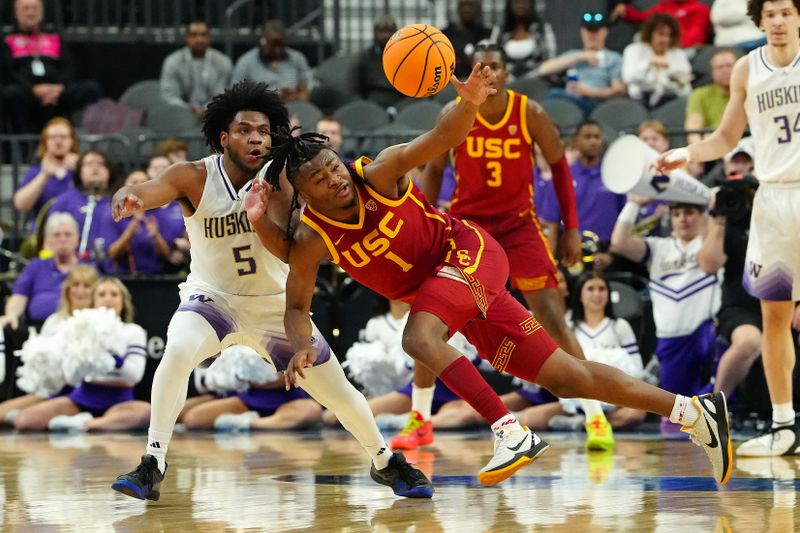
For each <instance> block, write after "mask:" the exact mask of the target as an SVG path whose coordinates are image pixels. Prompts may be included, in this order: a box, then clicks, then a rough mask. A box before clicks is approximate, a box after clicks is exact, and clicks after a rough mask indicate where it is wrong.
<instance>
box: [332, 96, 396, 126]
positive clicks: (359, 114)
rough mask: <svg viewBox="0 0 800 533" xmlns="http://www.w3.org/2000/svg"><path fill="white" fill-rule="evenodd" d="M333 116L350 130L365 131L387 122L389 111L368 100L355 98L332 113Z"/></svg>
mask: <svg viewBox="0 0 800 533" xmlns="http://www.w3.org/2000/svg"><path fill="white" fill-rule="evenodd" d="M333 116H334V118H336V120H338V121H339V122H341V124H342V126H346V127H347V128H348V129H349V130H351V131H354V132H356V131H367V130H374V129H376V128H380V127H381V126H385V125H386V124H388V123H389V121H390V117H389V113H387V112H386V110H385V109H384V108H382V107H381V106H379V105H378V104H376V103H375V102H370V101H369V100H356V101H354V102H350V103H349V104H345V105H343V106H342V107H340V108H339V109H337V110H336V112H335V113H334V114H333Z"/></svg>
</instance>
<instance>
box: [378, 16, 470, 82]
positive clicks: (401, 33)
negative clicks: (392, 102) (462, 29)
mask: <svg viewBox="0 0 800 533" xmlns="http://www.w3.org/2000/svg"><path fill="white" fill-rule="evenodd" d="M455 68H456V54H455V51H453V45H452V44H450V39H448V38H447V37H446V36H445V35H444V34H443V33H442V32H440V31H439V30H437V29H436V28H434V27H433V26H429V25H427V24H411V25H410V26H406V27H405V28H400V29H399V30H397V32H395V34H394V35H392V37H391V38H390V39H389V42H388V43H386V47H385V48H384V49H383V72H384V73H385V74H386V77H387V78H388V79H389V83H391V84H392V87H394V88H395V89H397V90H398V91H400V92H401V93H403V94H404V95H406V96H413V97H414V98H424V97H426V96H433V95H434V94H436V93H438V92H439V91H441V90H442V89H444V88H445V86H447V84H448V83H449V82H450V76H451V75H452V74H453V71H454V70H455Z"/></svg>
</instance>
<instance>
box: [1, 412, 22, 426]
mask: <svg viewBox="0 0 800 533" xmlns="http://www.w3.org/2000/svg"><path fill="white" fill-rule="evenodd" d="M18 414H19V409H12V410H10V411H9V412H7V413H6V416H5V417H4V418H3V422H5V423H6V424H8V425H9V426H13V425H14V420H16V419H17V415H18Z"/></svg>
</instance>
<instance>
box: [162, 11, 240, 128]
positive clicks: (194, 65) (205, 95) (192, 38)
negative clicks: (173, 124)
mask: <svg viewBox="0 0 800 533" xmlns="http://www.w3.org/2000/svg"><path fill="white" fill-rule="evenodd" d="M184 40H185V42H186V46H185V47H183V48H181V49H180V50H176V51H175V52H172V53H171V54H170V55H168V56H167V58H166V59H165V60H164V64H163V66H162V67H161V98H163V99H164V100H165V101H166V102H169V103H171V104H176V105H182V106H186V107H188V108H189V109H191V110H192V112H193V113H194V114H195V115H196V116H197V118H198V119H199V118H200V117H201V116H202V115H203V111H204V110H205V107H206V103H207V102H208V101H209V100H210V99H211V97H212V96H214V95H215V94H219V93H221V92H222V91H224V90H225V87H227V86H228V85H229V83H230V81H231V73H232V72H233V63H232V62H231V60H230V58H229V57H228V56H226V55H225V54H223V53H222V52H220V51H219V50H215V49H213V48H211V47H210V45H211V32H210V29H209V27H208V23H207V22H205V21H202V20H194V21H192V22H190V23H189V24H188V25H187V26H186V35H185V36H184Z"/></svg>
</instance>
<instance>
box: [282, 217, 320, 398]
mask: <svg viewBox="0 0 800 533" xmlns="http://www.w3.org/2000/svg"><path fill="white" fill-rule="evenodd" d="M294 239H295V242H294V244H293V245H292V247H291V249H290V252H289V277H288V279H287V280H286V312H285V313H284V315H283V325H284V328H285V329H286V337H287V338H288V339H289V344H291V345H292V350H294V355H293V356H292V359H291V361H289V365H288V366H287V367H286V373H285V375H284V377H285V380H286V390H289V388H290V387H291V386H292V385H294V386H295V387H296V386H297V380H296V378H295V374H299V375H300V377H303V378H304V377H305V375H304V374H303V369H304V368H307V367H310V366H312V365H313V364H314V361H316V360H317V352H316V350H314V346H313V342H312V340H311V334H312V331H313V329H312V327H311V298H312V297H313V296H314V286H315V285H316V283H317V271H318V270H319V262H320V261H322V260H323V259H330V257H331V256H330V253H329V252H328V248H327V247H326V246H325V242H324V241H323V240H322V238H321V237H320V236H319V234H317V233H316V232H315V231H314V230H313V229H311V228H309V227H308V226H306V225H305V224H300V227H299V228H297V231H296V232H295V235H294Z"/></svg>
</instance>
